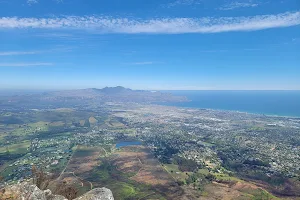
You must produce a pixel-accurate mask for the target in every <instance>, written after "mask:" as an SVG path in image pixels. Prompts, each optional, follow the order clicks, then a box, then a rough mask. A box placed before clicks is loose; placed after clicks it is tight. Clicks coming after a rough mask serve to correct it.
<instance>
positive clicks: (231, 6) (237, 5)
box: [219, 1, 259, 10]
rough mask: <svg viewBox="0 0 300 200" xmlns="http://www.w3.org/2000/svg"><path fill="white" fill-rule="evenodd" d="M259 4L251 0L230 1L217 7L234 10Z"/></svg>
mask: <svg viewBox="0 0 300 200" xmlns="http://www.w3.org/2000/svg"><path fill="white" fill-rule="evenodd" d="M257 6H259V3H253V2H252V1H248V2H238V1H235V2H231V3H229V4H226V5H224V6H222V7H220V8H219V10H234V9H238V8H251V7H252V8H253V7H257Z"/></svg>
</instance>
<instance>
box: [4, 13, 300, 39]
mask: <svg viewBox="0 0 300 200" xmlns="http://www.w3.org/2000/svg"><path fill="white" fill-rule="evenodd" d="M296 25H300V11H297V12H286V13H281V14H277V15H257V16H251V17H220V18H213V17H205V18H157V19H150V20H137V19H129V18H112V17H98V16H83V17H80V16H67V17H56V18H18V17H2V18H0V29H25V28H31V29H60V30H61V29H64V30H70V29H72V30H85V31H89V32H90V31H92V32H93V33H99V34H100V33H123V34H124V33H125V34H140V33H147V34H183V33H220V32H230V31H256V30H263V29H270V28H282V27H290V26H296Z"/></svg>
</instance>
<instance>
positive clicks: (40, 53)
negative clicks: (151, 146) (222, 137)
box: [0, 0, 300, 90]
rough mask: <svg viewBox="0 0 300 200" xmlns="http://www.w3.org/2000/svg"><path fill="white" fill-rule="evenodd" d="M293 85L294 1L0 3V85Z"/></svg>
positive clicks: (299, 24)
mask: <svg viewBox="0 0 300 200" xmlns="http://www.w3.org/2000/svg"><path fill="white" fill-rule="evenodd" d="M118 85H121V86H124V87H128V88H132V89H149V90H300V1H299V0H0V89H31V90H40V89H79V88H102V87H105V86H118Z"/></svg>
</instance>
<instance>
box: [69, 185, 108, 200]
mask: <svg viewBox="0 0 300 200" xmlns="http://www.w3.org/2000/svg"><path fill="white" fill-rule="evenodd" d="M75 200H114V197H113V194H112V192H111V191H110V189H107V188H96V189H93V190H91V191H89V192H88V193H86V194H85V195H83V196H81V197H78V198H76V199H75Z"/></svg>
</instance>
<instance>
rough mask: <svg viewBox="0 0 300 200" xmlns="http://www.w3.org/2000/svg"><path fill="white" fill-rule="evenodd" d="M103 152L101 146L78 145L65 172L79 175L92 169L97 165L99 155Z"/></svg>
mask: <svg viewBox="0 0 300 200" xmlns="http://www.w3.org/2000/svg"><path fill="white" fill-rule="evenodd" d="M104 154H105V152H104V151H103V149H102V148H97V147H86V146H78V147H77V149H76V151H75V153H74V155H73V156H72V158H71V160H70V162H69V163H68V166H67V168H66V170H65V172H74V173H75V174H77V175H79V174H83V173H87V172H89V171H92V170H93V169H94V167H96V166H98V165H99V157H100V155H104Z"/></svg>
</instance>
